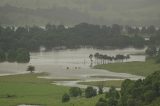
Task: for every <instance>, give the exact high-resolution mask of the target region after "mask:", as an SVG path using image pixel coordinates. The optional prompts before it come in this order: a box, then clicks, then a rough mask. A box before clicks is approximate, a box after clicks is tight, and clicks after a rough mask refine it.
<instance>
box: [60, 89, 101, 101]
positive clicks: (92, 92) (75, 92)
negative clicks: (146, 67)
mask: <svg viewBox="0 0 160 106" xmlns="http://www.w3.org/2000/svg"><path fill="white" fill-rule="evenodd" d="M82 93H83V91H82V90H81V89H80V88H79V87H71V88H70V89H69V94H67V93H65V94H64V95H63V96H62V102H68V101H69V100H70V97H78V96H79V97H80V96H82ZM98 93H99V94H102V93H103V88H102V87H99V90H98ZM96 95H97V89H94V88H93V87H90V86H88V87H87V88H86V89H85V91H84V96H85V97H86V98H91V97H94V96H96Z"/></svg>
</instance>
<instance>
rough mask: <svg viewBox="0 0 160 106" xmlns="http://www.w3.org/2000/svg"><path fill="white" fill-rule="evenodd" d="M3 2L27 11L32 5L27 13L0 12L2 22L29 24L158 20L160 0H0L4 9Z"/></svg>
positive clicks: (138, 22) (157, 21) (151, 21)
mask: <svg viewBox="0 0 160 106" xmlns="http://www.w3.org/2000/svg"><path fill="white" fill-rule="evenodd" d="M6 4H9V5H12V6H14V7H18V8H19V9H24V8H25V9H29V10H30V11H33V10H32V9H35V11H36V12H35V13H36V14H35V13H34V14H30V13H28V14H27V13H26V12H23V14H22V13H16V14H15V13H14V14H13V13H12V11H8V14H5V16H3V15H4V14H3V15H2V13H1V14H0V20H1V22H5V21H6V22H10V23H13V22H18V23H19V24H24V23H27V22H28V23H32V24H37V23H38V24H43V23H45V24H46V23H48V22H53V23H57V24H59V23H62V24H77V23H80V22H87V23H92V24H113V23H117V24H123V25H124V24H125V25H126V24H130V25H151V24H153V25H159V24H160V11H159V9H160V7H159V5H160V1H159V0H1V4H0V5H1V6H2V7H3V8H4V9H5V8H6V6H5V5H6ZM1 9H2V8H1ZM37 11H38V13H37ZM39 11H40V12H39ZM51 11H52V12H51ZM55 11H56V12H55ZM40 13H41V14H40ZM37 14H40V15H37ZM44 14H47V16H46V15H45V16H44ZM11 17H13V19H11ZM26 18H27V19H26ZM4 20H5V21H4ZM16 20H17V21H16Z"/></svg>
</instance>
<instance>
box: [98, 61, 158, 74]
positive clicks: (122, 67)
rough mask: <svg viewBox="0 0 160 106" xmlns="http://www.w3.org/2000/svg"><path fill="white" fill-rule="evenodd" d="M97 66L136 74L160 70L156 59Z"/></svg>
mask: <svg viewBox="0 0 160 106" xmlns="http://www.w3.org/2000/svg"><path fill="white" fill-rule="evenodd" d="M95 68H97V69H105V70H109V71H113V72H118V73H130V74H134V75H141V76H147V75H149V74H151V73H153V72H155V71H158V70H160V64H156V63H155V61H154V60H152V59H150V60H147V61H146V62H127V63H112V64H102V65H97V66H95Z"/></svg>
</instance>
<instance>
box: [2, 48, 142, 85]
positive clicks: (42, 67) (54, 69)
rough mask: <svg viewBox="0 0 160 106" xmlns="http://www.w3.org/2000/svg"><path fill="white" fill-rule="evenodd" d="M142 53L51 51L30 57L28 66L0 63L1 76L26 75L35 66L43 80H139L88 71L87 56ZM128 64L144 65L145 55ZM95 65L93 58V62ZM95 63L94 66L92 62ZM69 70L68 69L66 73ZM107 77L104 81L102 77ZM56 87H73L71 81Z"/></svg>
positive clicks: (137, 51)
mask: <svg viewBox="0 0 160 106" xmlns="http://www.w3.org/2000/svg"><path fill="white" fill-rule="evenodd" d="M144 51H145V49H141V50H137V49H134V48H127V49H121V50H118V49H117V50H99V49H92V48H81V49H75V50H71V49H67V50H59V51H57V50H53V51H50V52H39V53H31V60H30V63H28V64H18V63H8V62H5V63H0V75H8V74H21V73H26V68H27V66H28V65H34V66H35V68H36V72H47V73H49V76H47V77H46V78H54V79H57V78H59V79H61V78H63V79H79V80H80V81H93V80H110V79H115V80H116V79H119V78H124V79H126V78H130V79H138V78H142V77H141V76H135V75H130V74H125V73H114V72H110V71H106V70H100V69H92V68H91V67H90V63H91V62H90V59H89V55H90V54H95V53H96V52H99V53H101V54H107V55H110V56H114V55H117V54H124V55H126V54H139V53H142V52H144ZM130 57H131V58H130V59H129V60H127V61H145V56H144V55H131V56H130ZM93 61H94V58H93ZM93 63H94V62H93ZM67 67H68V69H67ZM91 76H103V78H98V77H96V78H94V77H91ZM105 76H106V77H105ZM57 84H58V85H66V84H67V85H73V84H74V85H76V84H75V82H74V81H71V82H67V81H66V82H58V81H57Z"/></svg>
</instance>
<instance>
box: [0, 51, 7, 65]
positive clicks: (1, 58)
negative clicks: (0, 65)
mask: <svg viewBox="0 0 160 106" xmlns="http://www.w3.org/2000/svg"><path fill="white" fill-rule="evenodd" d="M5 60H6V56H5V52H4V51H3V50H0V62H4V61H5Z"/></svg>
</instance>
